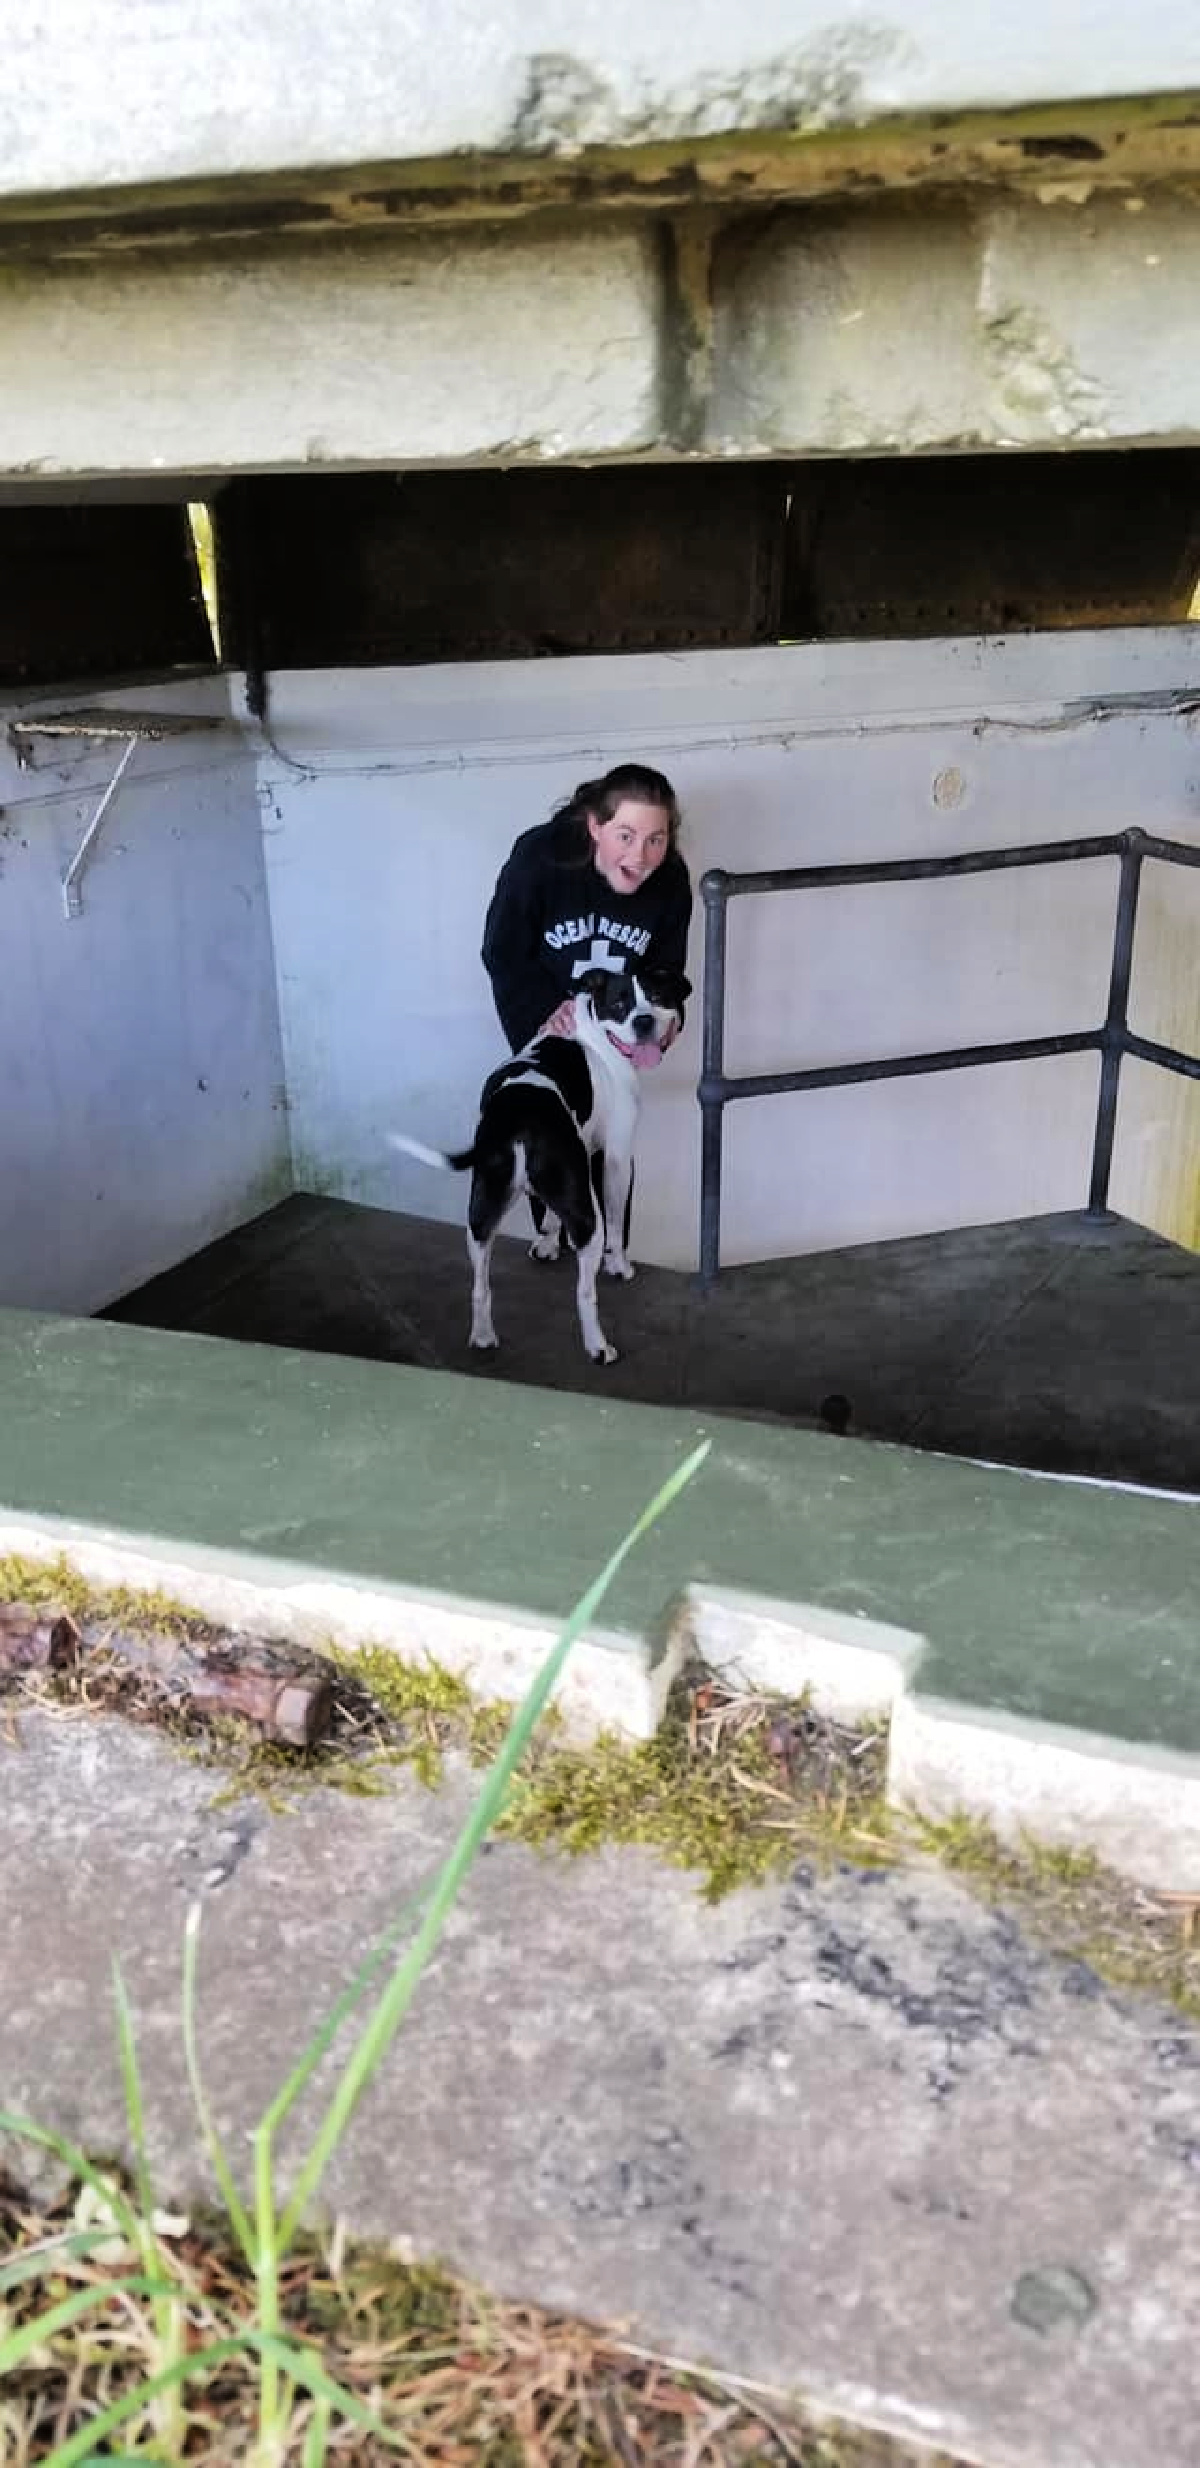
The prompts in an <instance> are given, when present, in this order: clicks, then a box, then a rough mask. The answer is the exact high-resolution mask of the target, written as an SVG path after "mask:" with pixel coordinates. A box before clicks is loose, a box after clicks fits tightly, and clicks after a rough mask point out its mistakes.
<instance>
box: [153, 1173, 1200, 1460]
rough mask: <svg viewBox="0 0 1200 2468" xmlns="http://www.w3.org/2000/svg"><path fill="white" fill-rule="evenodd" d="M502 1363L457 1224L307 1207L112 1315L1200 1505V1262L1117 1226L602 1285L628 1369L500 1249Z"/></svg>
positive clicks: (287, 1210)
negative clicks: (791, 1429)
mask: <svg viewBox="0 0 1200 2468" xmlns="http://www.w3.org/2000/svg"><path fill="white" fill-rule="evenodd" d="M494 1282H495V1297H496V1324H497V1328H498V1331H499V1335H500V1340H501V1343H500V1349H499V1351H498V1353H496V1354H494V1355H472V1354H471V1353H470V1352H469V1350H468V1348H467V1344H466V1331H467V1319H468V1309H467V1295H468V1271H467V1265H466V1260H465V1257H464V1251H463V1244H462V1237H461V1235H460V1234H459V1233H458V1231H457V1230H456V1229H454V1228H452V1227H447V1226H445V1225H441V1224H435V1223H433V1222H430V1221H427V1220H425V1219H422V1218H414V1217H402V1216H398V1215H395V1214H393V1213H392V1212H390V1211H387V1210H383V1209H373V1208H361V1207H356V1206H353V1205H351V1204H350V1203H349V1202H346V1201H342V1200H332V1199H317V1198H311V1197H308V1196H306V1195H303V1194H300V1195H297V1196H296V1197H294V1198H292V1199H290V1200H286V1201H284V1202H283V1203H282V1204H281V1205H280V1206H279V1207H277V1208H273V1209H271V1210H269V1211H268V1212H267V1214H266V1215H265V1216H262V1217H259V1218H256V1219H255V1220H254V1221H253V1222H252V1223H251V1224H249V1225H246V1226H243V1227H242V1228H240V1229H239V1230H238V1231H237V1232H236V1233H234V1234H231V1235H228V1236H227V1237H226V1238H225V1239H224V1240H223V1241H221V1242H217V1243H212V1244H210V1245H208V1246H207V1248H206V1249H205V1250H203V1251H200V1252H197V1253H196V1254H195V1256H194V1257H193V1258H192V1259H190V1260H187V1261H185V1262H183V1264H182V1265H181V1266H180V1267H178V1268H176V1269H173V1270H171V1271H169V1272H168V1273H167V1274H166V1275H165V1276H162V1277H158V1278H155V1279H154V1280H153V1281H152V1282H151V1283H150V1284H149V1285H146V1286H143V1287H142V1288H140V1290H139V1291H138V1292H136V1293H134V1294H131V1295H128V1296H126V1297H125V1298H124V1300H122V1301H121V1302H119V1303H116V1304H114V1305H113V1306H112V1308H111V1309H110V1310H109V1311H108V1312H107V1313H106V1314H104V1316H105V1317H106V1318H109V1319H115V1320H123V1321H129V1322H136V1323H139V1324H141V1325H145V1326H149V1327H155V1328H168V1329H195V1330H202V1331H206V1332H208V1333H209V1334H212V1335H216V1336H225V1337H234V1338H242V1339H253V1340H257V1341H258V1342H260V1343H266V1344H273V1345H286V1346H293V1347H300V1348H307V1349H312V1350H314V1351H317V1352H321V1353H335V1354H343V1355H350V1356H358V1357H365V1358H367V1359H369V1360H375V1361H383V1362H396V1363H405V1364H412V1365H417V1366H419V1367H420V1368H423V1369H427V1370H450V1371H458V1372H462V1371H470V1372H472V1373H473V1375H474V1376H475V1377H477V1378H479V1379H480V1380H484V1381H487V1382H493V1381H496V1380H500V1381H506V1380H508V1381H518V1382H522V1383H530V1384H533V1385H535V1386H538V1387H542V1388H556V1389H562V1390H573V1391H577V1392H585V1393H594V1394H596V1395H602V1396H605V1397H624V1398H629V1399H632V1400H635V1401H637V1402H641V1403H652V1404H659V1405H682V1406H689V1407H697V1408H700V1409H702V1410H704V1411H707V1412H714V1411H716V1412H720V1411H725V1412H731V1413H736V1414H740V1415H745V1416H750V1417H763V1418H768V1419H772V1420H774V1419H781V1420H784V1421H786V1422H789V1423H795V1424H798V1425H804V1424H809V1425H817V1424H819V1423H820V1422H821V1419H822V1408H823V1406H824V1404H825V1402H826V1400H827V1399H829V1398H830V1397H831V1396H840V1397H842V1398H844V1399H846V1400H848V1401H849V1404H850V1407H851V1423H850V1428H851V1429H852V1430H853V1431H855V1432H858V1433H860V1434H862V1435H864V1436H869V1437H873V1438H877V1439H887V1440H896V1441H903V1442H906V1443H908V1444H909V1445H911V1446H915V1447H919V1448H928V1449H938V1450H945V1451H949V1452H950V1453H953V1454H957V1455H963V1456H975V1457H983V1458H988V1459H994V1460H996V1461H998V1462H1002V1463H1008V1464H1013V1465H1025V1466H1035V1467H1038V1468H1040V1469H1043V1470H1045V1471H1052V1472H1060V1473H1074V1474H1089V1475H1093V1476H1101V1477H1104V1478H1107V1479H1117V1480H1124V1481H1134V1482H1142V1483H1150V1484H1156V1485H1162V1486H1164V1487H1167V1488H1170V1489H1178V1490H1185V1491H1200V1417H1198V1416H1197V1413H1196V1389H1197V1375H1198V1373H1200V1260H1197V1259H1195V1258H1194V1257H1193V1256H1192V1255H1191V1254H1190V1253H1189V1252H1186V1251H1183V1250H1181V1249H1180V1248H1179V1247H1178V1246H1177V1245H1175V1244H1173V1243H1168V1242H1164V1241H1162V1240H1161V1239H1160V1238H1159V1237H1158V1236H1156V1235H1153V1234H1150V1233H1147V1232H1146V1231H1145V1230H1144V1229H1143V1228H1141V1227H1138V1226H1134V1225H1131V1224H1129V1223H1127V1222H1125V1221H1123V1220H1121V1219H1119V1218H1114V1219H1110V1220H1106V1221H1093V1220H1091V1219H1089V1218H1087V1217H1086V1216H1083V1215H1075V1214H1072V1215H1063V1216H1053V1217H1040V1218H1033V1219H1026V1220H1023V1221H1019V1222H1014V1223H1007V1224H1001V1225H993V1226H978V1227H969V1228H966V1229H963V1230H959V1231H956V1232H952V1233H948V1234H931V1235H922V1236H919V1237H917V1238H915V1239H910V1240H906V1241H901V1242H890V1243H870V1244H865V1245H862V1246H860V1247H857V1248H855V1249H853V1250H843V1251H830V1252H824V1253H820V1254H818V1255H815V1256H810V1257H808V1258H806V1259H800V1260H783V1261H772V1262H768V1263H764V1264H762V1265H760V1266H756V1267H751V1268H737V1269H729V1270H726V1271H724V1272H723V1273H722V1277H721V1280H720V1283H719V1285H718V1286H717V1288H716V1290H715V1291H714V1292H713V1293H712V1294H710V1295H708V1296H703V1295H701V1294H700V1293H699V1291H698V1289H697V1286H696V1283H695V1280H694V1279H693V1278H691V1277H688V1276H684V1275H681V1274H678V1273H677V1272H674V1271H672V1270H667V1269H653V1268H642V1269H640V1270H639V1273H638V1276H637V1279H636V1281H635V1282H634V1283H633V1284H632V1285H628V1286H626V1285H612V1284H609V1283H608V1281H607V1280H605V1281H604V1292H603V1295H602V1308H603V1314H604V1318H605V1324H606V1327H607V1332H608V1334H609V1336H610V1338H611V1339H612V1341H613V1343H614V1344H615V1345H616V1346H617V1347H618V1349H619V1353H620V1359H619V1361H618V1362H616V1363H615V1364H612V1365H610V1366H609V1367H608V1368H607V1369H599V1368H597V1367H596V1366H594V1365H593V1364H591V1363H589V1362H588V1361H587V1359H586V1357H585V1356H584V1354H583V1351H582V1348H581V1346H580V1343H579V1338H578V1332H577V1327H576V1322H575V1314H574V1300H573V1285H574V1275H573V1268H572V1266H571V1265H570V1264H569V1263H568V1262H566V1261H563V1262H560V1263H559V1264H558V1265H557V1266H556V1267H545V1266H540V1265H538V1264H536V1263H534V1262H532V1261H530V1260H529V1259H528V1257H527V1256H526V1252H525V1248H524V1245H523V1244H522V1243H518V1242H515V1241H508V1242H504V1243H501V1244H500V1245H499V1246H498V1249H497V1258H496V1268H495V1280H494Z"/></svg>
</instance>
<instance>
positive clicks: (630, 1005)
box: [576, 968, 692, 1071]
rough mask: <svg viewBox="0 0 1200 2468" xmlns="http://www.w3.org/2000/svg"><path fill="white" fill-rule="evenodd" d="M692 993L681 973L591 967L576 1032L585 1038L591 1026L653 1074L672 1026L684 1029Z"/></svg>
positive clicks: (582, 985) (581, 991) (582, 982)
mask: <svg viewBox="0 0 1200 2468" xmlns="http://www.w3.org/2000/svg"><path fill="white" fill-rule="evenodd" d="M691 990H692V989H691V986H690V985H689V983H688V980H687V978H686V977H685V976H684V975H683V973H682V971H681V970H678V969H666V968H650V969H647V970H645V971H644V972H643V971H641V970H638V969H633V968H621V969H614V968H589V969H588V971H587V973H586V975H585V976H583V977H581V978H580V979H579V982H578V987H577V990H576V992H577V999H576V1028H577V1033H578V1034H583V1035H585V1036H586V1035H587V1032H588V1028H589V1025H590V1027H591V1029H592V1034H593V1036H594V1037H596V1038H597V1039H599V1038H603V1039H604V1040H605V1041H606V1042H607V1043H608V1044H609V1045H610V1046H615V1047H616V1050H617V1052H618V1054H623V1055H624V1057H625V1060H626V1061H627V1062H630V1063H632V1065H633V1068H634V1070H635V1071H652V1070H653V1069H654V1066H655V1064H656V1063H660V1062H661V1061H662V1052H663V1041H664V1039H665V1038H666V1037H667V1035H668V1034H669V1032H670V1030H671V1028H672V1027H676V1028H678V1027H680V1026H681V1025H682V1022H683V1006H684V1004H685V1002H686V1001H687V998H688V995H689V994H690V993H691ZM579 996H583V997H584V998H585V999H584V1001H583V1002H582V1003H581V1002H580V1001H579V999H578V997H579Z"/></svg>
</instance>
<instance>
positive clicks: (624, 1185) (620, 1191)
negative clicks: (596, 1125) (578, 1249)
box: [604, 1149, 634, 1278]
mask: <svg viewBox="0 0 1200 2468" xmlns="http://www.w3.org/2000/svg"><path fill="white" fill-rule="evenodd" d="M632 1180H633V1158H632V1156H631V1155H629V1154H628V1153H626V1154H624V1155H622V1154H621V1153H620V1152H619V1151H618V1152H617V1153H616V1154H615V1155H614V1153H613V1151H612V1150H611V1149H609V1150H607V1151H606V1153H605V1158H604V1226H605V1240H604V1266H605V1269H606V1270H607V1273H608V1275H609V1276H610V1277H626V1278H628V1277H632V1276H633V1274H634V1266H633V1262H632V1260H631V1259H630V1257H629V1252H628V1250H627V1248H626V1246H627V1242H628V1235H629V1191H630V1185H631V1183H632Z"/></svg>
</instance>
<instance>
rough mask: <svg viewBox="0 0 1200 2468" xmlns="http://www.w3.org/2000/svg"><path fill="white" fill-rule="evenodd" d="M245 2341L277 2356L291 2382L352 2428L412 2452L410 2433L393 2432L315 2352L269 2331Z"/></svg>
mask: <svg viewBox="0 0 1200 2468" xmlns="http://www.w3.org/2000/svg"><path fill="white" fill-rule="evenodd" d="M242 2339H243V2344H244V2345H245V2346H246V2347H247V2348H257V2349H259V2350H260V2351H261V2353H262V2354H263V2355H269V2356H271V2357H273V2358H274V2360H275V2362H276V2363H277V2364H278V2365H279V2366H280V2367H281V2369H282V2371H283V2372H284V2373H285V2374H286V2375H287V2377H288V2380H289V2381H290V2382H298V2383H299V2385H300V2388H301V2390H302V2391H311V2393H312V2395H313V2397H314V2399H321V2400H325V2401H327V2402H328V2404H329V2406H330V2407H331V2408H336V2409H337V2411H338V2413H339V2415H340V2416H343V2417H346V2418H348V2420H349V2422H350V2423H351V2425H358V2426H361V2427H362V2430H363V2432H364V2433H367V2434H373V2435H374V2437H375V2440H376V2441H377V2442H384V2443H386V2444H387V2446H388V2449H389V2450H391V2451H407V2450H411V2448H412V2445H411V2443H410V2441H409V2439H408V2436H407V2435H406V2434H401V2433H396V2432H393V2431H392V2430H391V2428H390V2427H388V2426H386V2425H385V2424H384V2423H383V2422H382V2420H381V2418H379V2417H377V2416H375V2415H374V2414H373V2413H372V2411H371V2410H370V2409H369V2408H368V2406H367V2404H366V2401H365V2400H361V2399H359V2397H358V2394H357V2392H355V2391H348V2390H347V2389H346V2388H345V2385H344V2384H343V2383H340V2382H335V2381H334V2379H333V2376H332V2374H328V2373H326V2370H325V2367H324V2366H323V2365H322V2363H321V2360H320V2358H319V2356H318V2355H317V2353H316V2350H315V2349H310V2348H303V2347H297V2346H296V2345H295V2344H294V2343H293V2342H292V2341H291V2340H288V2339H274V2338H271V2337H270V2336H269V2335H268V2334H267V2333H266V2332H265V2331H245V2332H243V2334H242Z"/></svg>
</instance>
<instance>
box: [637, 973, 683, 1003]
mask: <svg viewBox="0 0 1200 2468" xmlns="http://www.w3.org/2000/svg"><path fill="white" fill-rule="evenodd" d="M642 983H643V985H644V986H645V989H646V992H647V994H648V995H649V997H650V1000H651V1002H652V1003H658V1004H660V1005H661V1006H662V1009H663V1010H664V1011H682V1009H683V1006H684V1004H685V1003H686V1001H687V999H688V996H689V994H690V993H691V991H692V984H691V979H690V978H689V977H685V976H684V973H683V970H682V969H681V968H652V969H651V970H650V972H649V974H648V976H645V977H643V979H642Z"/></svg>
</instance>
